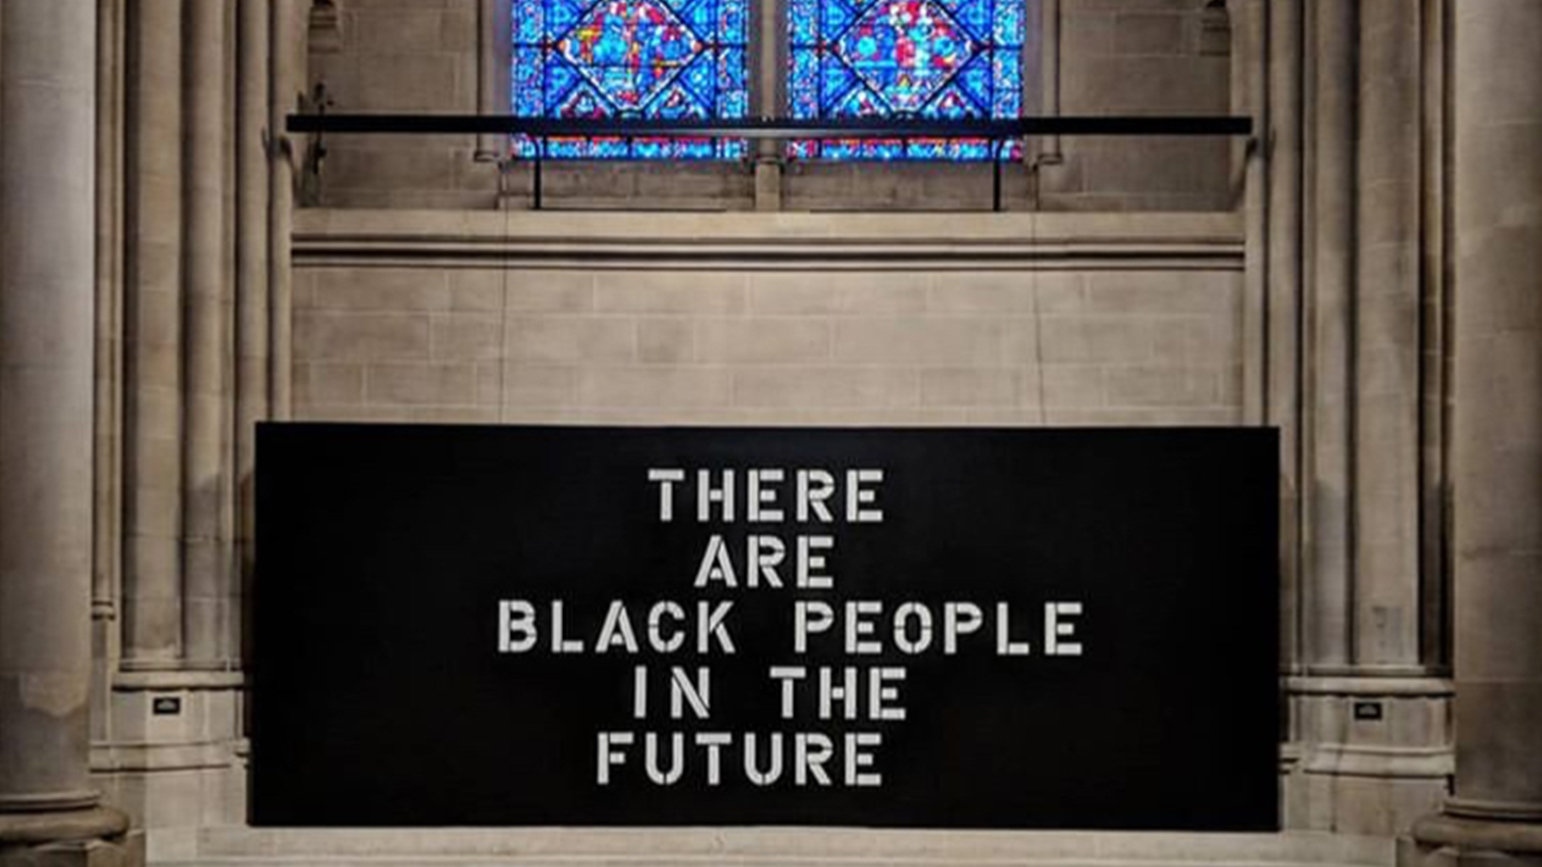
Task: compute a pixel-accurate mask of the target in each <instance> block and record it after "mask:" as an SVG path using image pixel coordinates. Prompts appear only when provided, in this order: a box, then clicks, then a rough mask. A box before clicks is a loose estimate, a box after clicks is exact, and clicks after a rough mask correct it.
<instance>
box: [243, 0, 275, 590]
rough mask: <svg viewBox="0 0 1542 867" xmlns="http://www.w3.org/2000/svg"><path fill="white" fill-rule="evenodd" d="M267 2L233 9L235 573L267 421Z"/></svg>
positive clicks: (246, 559) (246, 567) (249, 554)
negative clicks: (262, 424)
mask: <svg viewBox="0 0 1542 867" xmlns="http://www.w3.org/2000/svg"><path fill="white" fill-rule="evenodd" d="M270 14H271V13H270V10H269V8H268V0H239V5H238V6H237V27H238V36H237V42H236V44H237V46H238V47H237V55H238V59H237V63H238V68H239V69H240V74H239V75H238V76H237V82H238V84H239V90H238V93H237V97H236V99H237V120H236V171H237V175H238V178H239V179H238V181H237V205H236V207H237V214H238V217H237V220H236V232H237V234H236V268H237V271H236V311H237V312H236V317H237V318H236V484H237V487H238V489H239V490H240V491H241V496H240V498H239V503H240V506H239V509H238V512H239V517H238V522H239V523H238V526H239V529H238V530H237V538H238V539H239V540H240V562H241V564H242V565H241V568H242V573H243V574H247V575H249V574H250V573H251V568H252V564H253V551H252V547H251V540H252V533H253V532H254V530H255V527H254V525H253V521H252V518H253V511H252V490H251V485H252V471H253V468H254V467H255V465H256V455H257V437H256V433H257V427H256V426H257V422H258V421H261V420H263V419H265V418H267V417H268V340H269V337H268V333H269V332H268V267H269V266H268V148H267V139H268V136H269V128H268V63H269V56H268V52H269V43H268V26H269V20H268V16H269V15H270Z"/></svg>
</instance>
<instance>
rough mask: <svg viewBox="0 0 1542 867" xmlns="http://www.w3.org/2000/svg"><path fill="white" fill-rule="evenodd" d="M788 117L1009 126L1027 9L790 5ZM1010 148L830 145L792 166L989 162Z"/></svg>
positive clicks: (871, 2) (955, 142) (1017, 4)
mask: <svg viewBox="0 0 1542 867" xmlns="http://www.w3.org/2000/svg"><path fill="white" fill-rule="evenodd" d="M789 2H790V7H789V8H790V9H791V10H792V14H791V15H790V16H789V21H788V49H789V54H790V56H789V58H788V60H789V62H788V71H789V74H790V79H789V81H788V88H787V92H788V95H789V108H790V110H791V113H792V116H793V117H795V118H799V119H806V120H817V119H821V118H840V117H894V118H945V119H966V118H1015V117H1018V116H1019V113H1020V112H1021V110H1022V93H1021V91H1022V87H1023V76H1022V50H1023V38H1024V32H1023V22H1024V20H1025V9H1024V7H1025V6H1026V0H789ZM1019 149H1020V145H1019V144H1018V143H1016V142H1007V143H1004V144H997V143H992V142H991V141H989V140H987V139H974V138H964V139H911V140H904V139H880V140H872V139H870V140H858V139H829V140H823V141H800V142H793V143H791V144H790V145H789V148H788V155H789V156H791V157H793V158H795V159H826V160H990V159H1007V158H1013V157H1015V156H1016V155H1017V154H1018V153H1019Z"/></svg>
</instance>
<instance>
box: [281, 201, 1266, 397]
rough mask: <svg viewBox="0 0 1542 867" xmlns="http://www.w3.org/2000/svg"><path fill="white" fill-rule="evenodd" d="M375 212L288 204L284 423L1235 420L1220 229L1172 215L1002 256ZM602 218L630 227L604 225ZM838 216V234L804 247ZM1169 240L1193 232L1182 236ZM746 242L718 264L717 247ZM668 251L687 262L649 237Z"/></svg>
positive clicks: (1236, 259)
mask: <svg viewBox="0 0 1542 867" xmlns="http://www.w3.org/2000/svg"><path fill="white" fill-rule="evenodd" d="M387 217H389V218H392V219H391V221H392V222H393V223H394V224H396V225H397V226H398V227H399V228H398V229H397V231H395V232H387V233H383V234H380V233H378V231H379V230H372V234H371V235H370V237H371V238H372V239H373V240H371V241H370V242H369V243H370V244H373V245H379V252H380V253H381V254H382V255H380V256H378V257H374V256H368V255H365V254H364V253H363V252H362V251H361V250H360V249H359V248H358V246H357V244H358V243H359V242H354V241H350V240H348V238H349V237H350V236H351V235H353V234H354V233H357V232H361V231H363V225H364V223H363V222H362V221H363V215H360V218H358V219H355V220H353V221H351V224H350V219H349V212H344V211H334V212H312V213H307V214H303V215H302V218H301V226H300V228H301V232H302V234H301V240H300V241H299V245H300V246H299V248H298V250H299V253H298V256H299V258H298V263H299V267H298V270H297V273H296V290H295V292H296V294H295V392H296V393H295V399H296V416H297V417H298V418H302V419H318V420H319V419H325V420H362V421H402V420H410V421H465V422H508V423H520V422H523V423H546V422H562V423H622V424H639V423H642V424H688V423H704V424H901V425H907V424H939V425H976V424H978V425H1046V424H1047V425H1057V424H1113V425H1118V424H1237V423H1240V422H1241V421H1242V412H1241V407H1242V394H1241V391H1242V353H1243V351H1244V345H1245V343H1246V342H1247V341H1246V340H1245V338H1244V335H1243V334H1242V297H1241V288H1242V280H1241V273H1240V266H1241V259H1240V249H1239V247H1238V245H1237V242H1236V239H1235V237H1234V235H1233V234H1232V232H1233V229H1232V226H1233V223H1234V221H1233V220H1232V219H1231V218H1229V217H1216V218H1207V219H1204V220H1197V221H1190V222H1188V223H1186V224H1181V225H1180V226H1179V227H1177V228H1175V227H1174V226H1172V225H1171V224H1170V223H1169V224H1168V225H1167V226H1166V227H1165V228H1164V229H1163V230H1162V234H1163V235H1166V236H1167V237H1165V238H1162V237H1155V238H1148V239H1138V240H1134V241H1132V240H1130V239H1129V238H1128V237H1123V236H1122V235H1121V233H1123V232H1128V231H1131V230H1132V229H1134V230H1135V231H1137V232H1138V231H1139V230H1140V225H1141V221H1138V220H1137V221H1134V222H1131V221H1130V220H1128V219H1123V220H1121V219H1114V218H1105V219H1101V220H1085V219H1084V220H1082V222H1081V224H1080V227H1079V228H1078V229H1076V230H1074V231H1076V232H1077V233H1078V234H1077V237H1078V238H1079V239H1080V241H1079V243H1081V244H1083V245H1086V246H1089V247H1094V248H1096V247H1098V246H1099V245H1100V241H1099V235H1104V236H1105V237H1106V238H1107V239H1109V240H1104V241H1102V242H1101V244H1102V246H1103V251H1102V253H1101V254H1093V253H1091V252H1090V251H1089V253H1088V256H1087V257H1086V258H1083V260H1082V261H1076V262H1074V263H1073V261H1072V259H1071V257H1070V256H1069V255H1067V254H1066V253H1065V252H1064V251H1060V252H1046V251H1044V250H1042V249H1039V248H1038V247H1039V244H1040V243H1045V242H1047V243H1049V244H1054V243H1055V240H1054V239H1053V238H1051V239H1046V241H1035V240H1034V235H1035V234H1039V233H1043V232H1046V231H1051V232H1052V231H1055V230H1053V229H1045V228H1043V227H1040V228H1038V229H1037V231H1035V227H1034V226H1033V225H1031V224H1026V223H1022V222H1020V221H1018V220H1017V219H1016V218H1011V219H1010V220H1008V222H1009V223H1012V224H1015V225H1000V224H999V223H998V225H996V226H995V227H994V229H993V230H991V231H989V234H986V235H985V239H986V240H989V239H990V238H991V236H994V239H995V243H994V245H993V247H991V248H988V249H978V250H970V249H968V248H967V245H964V244H961V243H960V242H958V241H946V240H937V239H935V238H932V237H929V236H928V235H927V232H928V227H930V226H931V225H932V221H930V220H928V219H925V218H919V217H892V218H888V219H877V220H874V218H869V220H870V221H871V222H869V223H867V224H866V225H856V224H852V222H851V221H852V220H853V218H851V217H830V218H824V217H819V216H817V215H805V217H804V218H803V219H801V220H800V219H794V218H793V216H792V215H788V216H785V217H780V218H772V217H769V216H759V215H751V214H745V215H740V216H736V217H734V218H732V219H728V218H722V217H719V218H711V223H712V224H716V226H715V228H716V230H717V232H718V233H732V232H734V231H735V229H736V228H737V229H740V230H742V231H743V233H744V234H743V236H742V237H739V238H735V237H734V236H732V235H731V234H730V235H724V234H718V235H717V236H716V237H713V232H712V229H713V226H712V225H711V224H709V221H708V219H707V218H698V217H690V216H687V215H676V217H675V218H673V219H663V218H660V217H650V218H632V217H624V216H621V215H615V216H614V218H612V219H610V220H608V221H607V220H605V219H602V218H598V217H588V218H585V219H587V220H588V221H589V227H590V232H591V234H590V237H589V239H587V240H573V241H571V242H566V241H565V242H564V243H563V244H562V245H561V249H560V255H561V259H559V260H557V261H553V260H552V257H553V255H554V254H557V253H558V252H559V251H554V250H553V249H552V243H551V242H550V240H549V238H550V236H549V235H546V238H547V239H548V240H546V241H545V242H544V243H543V242H542V240H541V238H540V236H534V235H533V233H536V232H540V233H541V234H542V235H545V234H546V233H547V232H558V233H560V232H561V227H560V226H553V225H543V223H542V221H540V220H539V219H536V218H535V215H530V217H527V218H526V219H524V220H520V221H515V222H513V223H510V222H508V221H506V220H504V219H502V218H499V217H498V216H497V215H493V214H488V215H487V217H488V219H486V220H483V221H473V222H472V223H465V224H463V228H462V231H464V232H467V233H468V235H469V237H463V238H462V239H460V241H459V242H458V243H457V244H456V245H454V246H456V247H458V248H459V252H458V253H452V252H450V251H448V250H446V249H444V248H445V247H447V246H451V245H450V243H449V242H446V241H430V240H427V239H425V238H424V235H425V233H429V232H432V231H433V229H434V228H435V226H434V224H433V223H429V224H426V225H425V223H424V222H423V221H422V220H421V219H415V218H414V217H413V216H412V215H385V214H380V215H372V218H387ZM973 219H974V220H976V221H977V222H980V223H982V224H984V223H987V222H990V221H991V218H990V217H976V218H973ZM1002 219H1006V218H1002ZM596 220H598V221H599V222H598V224H596ZM1145 222H1146V223H1148V224H1151V227H1152V228H1153V229H1154V228H1155V227H1156V225H1157V224H1158V223H1160V222H1162V221H1160V220H1148V221H1145ZM607 227H610V228H612V230H613V231H617V232H623V233H627V234H628V237H625V238H624V239H619V240H618V239H616V238H614V237H607V235H608V234H609V233H608V232H607V231H606V229H607ZM836 228H839V229H840V230H841V232H842V233H843V234H844V235H845V237H836V238H830V237H824V238H820V239H819V240H818V242H817V243H811V242H810V239H809V238H808V237H807V233H809V232H812V231H830V230H832V229H836ZM955 228H957V227H955ZM980 228H981V231H982V234H985V233H986V232H987V230H986V229H985V227H984V226H983V225H982V226H981V227H980ZM1014 229H1015V230H1019V231H1020V232H1021V234H1020V235H1018V236H1017V237H1014V236H1013V230H1014ZM1181 229H1187V230H1189V231H1190V232H1193V233H1199V234H1200V235H1201V236H1203V237H1204V238H1205V239H1206V241H1205V242H1204V243H1203V244H1201V245H1199V246H1198V247H1197V246H1196V242H1195V241H1194V239H1193V238H1183V237H1178V238H1175V237H1173V235H1174V233H1175V231H1180V230H1181ZM482 232H487V233H490V235H491V237H487V236H483V235H482V234H481V233H482ZM596 236H598V237H596ZM1056 237H1058V233H1057V235H1056ZM1114 237H1120V240H1119V241H1117V242H1114V241H1113V240H1112V238H1114ZM388 238H389V239H390V240H389V241H388V240H387V239H388ZM472 238H475V239H476V241H475V243H473V242H472V240H471V239H472ZM752 238H753V239H754V240H751V239H752ZM794 242H801V243H794ZM741 243H742V245H743V248H742V249H740V250H738V251H737V252H735V253H734V254H733V260H732V261H727V260H726V257H724V256H721V255H719V251H718V250H717V249H715V248H720V247H722V246H727V245H729V244H741ZM482 244H489V245H497V246H500V247H501V249H499V251H498V255H499V256H500V257H507V259H506V261H505V262H493V263H488V262H487V261H486V259H485V258H483V259H481V260H480V261H479V260H478V258H477V255H476V254H474V253H473V252H472V250H473V249H475V246H480V245H482ZM674 244H686V245H690V246H693V247H694V248H695V249H694V250H690V249H687V250H679V249H678V248H677V249H676V250H673V251H670V252H668V253H665V252H663V251H661V250H660V249H659V248H660V247H663V246H668V245H674ZM1120 245H1124V248H1123V249H1116V247H1118V246H1120ZM435 246H438V247H439V250H438V252H437V254H436V253H434V252H433V251H432V250H431V249H430V248H431V247H435ZM1132 248H1141V249H1140V250H1139V251H1137V250H1136V249H1132ZM387 250H388V251H389V253H388V254H387ZM484 253H485V251H484ZM447 254H448V255H450V256H451V257H452V261H450V262H448V263H446V261H445V257H446V255H447ZM1136 255H1138V257H1139V258H1137V259H1135V260H1133V261H1132V260H1131V257H1132V256H1136ZM456 259H458V261H456ZM1087 259H1090V261H1088V260H1087ZM414 260H416V261H414Z"/></svg>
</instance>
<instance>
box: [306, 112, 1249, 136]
mask: <svg viewBox="0 0 1542 867" xmlns="http://www.w3.org/2000/svg"><path fill="white" fill-rule="evenodd" d="M288 130H289V131H290V132H292V133H333V134H357V135H367V134H379V133H392V134H425V135H428V134H476V135H497V134H510V135H513V134H520V135H528V136H535V137H546V136H613V135H614V136H680V137H691V138H750V139H765V138H770V139H779V138H874V137H885V136H920V137H926V138H934V137H937V138H954V137H958V138H991V139H1007V138H1018V137H1020V136H1246V135H1251V134H1252V131H1253V119H1252V118H1250V117H1234V116H1224V115H1207V116H1156V115H1152V116H1122V117H1024V118H1017V119H1013V120H924V119H899V120H896V119H870V118H852V119H845V120H835V119H831V120H794V119H791V118H747V119H742V120H654V119H646V118H582V119H569V118H532V117H514V116H511V115H476V114H291V115H290V116H289V120H288Z"/></svg>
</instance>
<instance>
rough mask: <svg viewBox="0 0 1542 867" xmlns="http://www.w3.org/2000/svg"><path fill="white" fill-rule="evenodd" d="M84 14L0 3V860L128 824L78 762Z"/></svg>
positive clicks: (31, 855) (89, 399)
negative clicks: (107, 805) (107, 806)
mask: <svg viewBox="0 0 1542 867" xmlns="http://www.w3.org/2000/svg"><path fill="white" fill-rule="evenodd" d="M96 13H97V10H96V0H5V2H4V3H3V4H0V864H22V863H29V864H48V863H60V862H62V861H63V860H64V858H66V857H69V855H68V854H66V851H67V850H69V852H70V854H73V852H74V851H78V847H79V846H82V845H88V844H87V842H86V841H92V840H96V841H100V840H101V839H102V838H103V837H106V836H116V835H121V834H122V833H123V832H124V830H125V828H126V824H125V821H124V819H123V817H122V816H121V815H120V814H117V813H115V812H112V811H109V810H104V809H101V808H99V807H98V806H97V802H98V795H97V793H96V792H95V791H94V790H93V788H92V785H91V780H90V775H89V767H88V756H87V743H88V724H87V714H88V706H89V701H88V694H89V684H90V675H91V638H90V623H91V540H92V528H91V506H92V499H93V491H92V478H91V467H92V454H93V449H92V403H93V400H94V388H93V357H94V353H93V345H92V344H93V341H94V339H95V336H94V333H93V331H94V321H93V318H94V297H93V296H94V291H95V289H94V279H95V275H94V269H95V263H94V249H95V231H96V223H95V190H94V179H95V168H96V166H95V163H96V133H95V119H96V103H95V98H96V68H95V62H96ZM102 845H106V844H102ZM110 848H112V849H113V854H115V855H116V856H119V857H121V856H122V855H123V854H124V850H123V849H122V847H110ZM120 863H121V862H120Z"/></svg>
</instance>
